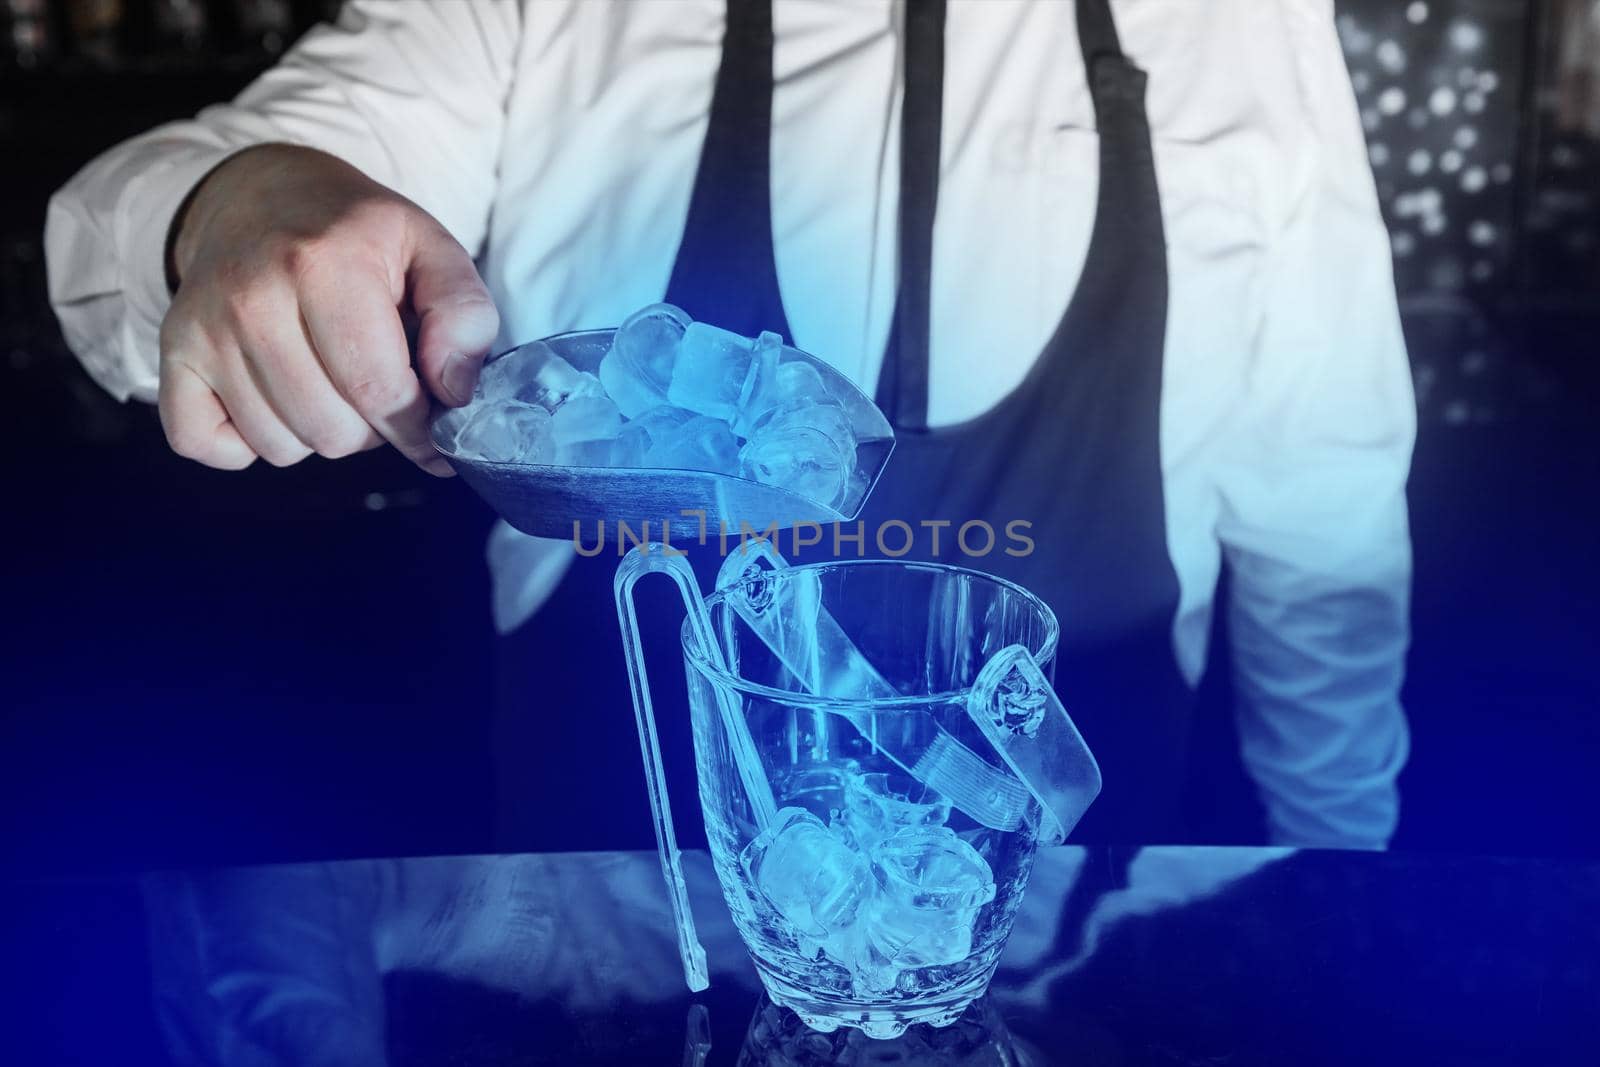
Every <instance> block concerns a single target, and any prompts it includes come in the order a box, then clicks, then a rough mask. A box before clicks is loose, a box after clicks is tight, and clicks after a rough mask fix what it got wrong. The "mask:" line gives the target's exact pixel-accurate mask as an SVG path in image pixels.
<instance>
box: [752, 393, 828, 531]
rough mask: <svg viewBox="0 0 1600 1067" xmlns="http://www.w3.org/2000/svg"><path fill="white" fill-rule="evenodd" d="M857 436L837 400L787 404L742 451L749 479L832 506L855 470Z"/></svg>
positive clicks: (763, 423) (758, 428)
mask: <svg viewBox="0 0 1600 1067" xmlns="http://www.w3.org/2000/svg"><path fill="white" fill-rule="evenodd" d="M855 465H856V440H855V433H854V432H853V431H852V430H851V428H850V420H849V418H848V417H847V416H846V415H845V413H844V410H843V409H842V408H840V407H839V406H838V405H837V404H818V403H813V402H811V401H805V400H801V401H796V402H793V403H786V404H783V405H781V406H779V407H778V408H776V409H775V410H773V411H771V412H769V413H768V415H767V416H766V417H765V418H764V419H763V420H762V421H761V422H760V423H759V425H757V426H756V427H755V428H754V429H753V430H752V432H751V435H750V439H749V441H747V442H746V443H745V446H744V448H742V449H741V450H740V452H739V469H740V472H741V473H742V474H743V475H744V476H745V477H746V478H750V479H752V480H754V481H757V482H761V483H763V484H765V485H775V486H779V487H782V488H784V489H788V490H790V491H791V492H795V493H798V494H800V495H801V496H803V497H806V498H807V499H809V500H815V501H817V502H819V503H822V504H827V505H829V506H832V505H833V504H836V503H837V502H838V501H839V498H840V497H842V496H843V495H844V491H845V488H846V487H847V486H848V485H849V484H850V475H851V474H853V473H855Z"/></svg>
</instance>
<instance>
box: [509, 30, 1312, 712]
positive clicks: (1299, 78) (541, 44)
mask: <svg viewBox="0 0 1600 1067" xmlns="http://www.w3.org/2000/svg"><path fill="white" fill-rule="evenodd" d="M724 9H725V5H724V3H723V0H675V2H671V3H633V4H612V3H590V2H584V0H573V2H566V3H562V2H544V3H538V4H531V5H528V6H527V8H526V9H525V12H524V19H525V24H524V25H523V27H522V37H521V41H520V45H519V55H518V59H517V71H516V76H515V81H514V84H513V87H512V91H511V92H510V93H509V96H508V100H507V105H506V106H507V108H508V114H507V135H506V137H505V139H504V142H503V148H502V154H501V157H500V160H499V176H498V181H499V184H498V191H497V195H496V198H495V203H494V206H493V209H492V211H491V213H490V216H489V218H488V220H487V231H486V238H487V241H486V245H485V257H484V273H485V278H486V280H487V282H488V284H489V286H490V288H491V290H492V291H493V292H494V294H495V297H496V300H497V302H498V303H499V305H500V307H501V309H502V314H503V319H504V327H503V333H504V336H505V339H506V340H507V341H508V342H510V341H521V340H526V339H528V338H532V337H537V336H543V335H547V334H550V333H553V332H557V331H560V330H566V329H575V328H583V327H591V326H602V325H606V324H610V323H615V322H617V321H619V320H620V319H621V317H622V316H623V315H625V314H626V313H627V312H628V311H629V310H631V309H633V308H635V307H638V306H640V305H642V304H645V303H648V302H650V301H653V300H657V299H660V297H661V294H662V293H663V292H664V291H665V289H666V285H667V280H668V278H669V275H670V274H671V271H672V266H673V261H674V256H675V254H676V252H677V250H678V246H679V240H680V237H681V235H682V232H683V226H684V221H685V215H686V213H687V210H688V205H689V199H690V193H691V189H692V186H693V183H694V177H695V172H696V166H697V163H698V161H699V157H700V151H701V146H702V143H703V141H704V138H705V133H706V126H707V119H708V114H709V105H710V100H711V94H712V87H713V82H714V80H715V76H716V72H717V67H718V63H719V60H720V58H721V48H722V35H723V28H724ZM1114 9H1115V13H1116V17H1117V22H1118V29H1119V32H1120V35H1121V38H1122V43H1123V47H1124V49H1125V50H1126V51H1127V53H1128V54H1129V56H1130V58H1131V59H1132V60H1133V61H1134V62H1135V63H1137V64H1138V65H1139V66H1141V67H1142V68H1144V69H1145V70H1147V71H1149V72H1150V73H1151V77H1150V82H1149V89H1148V97H1147V104H1148V111H1149V115H1150V122H1151V125H1152V131H1153V136H1154V144H1155V154H1156V162H1157V172H1158V176H1159V179H1160V184H1161V207H1162V214H1163V221H1164V224H1165V232H1166V237H1167V242H1168V261H1169V275H1170V298H1169V309H1168V317H1167V331H1166V336H1167V344H1166V349H1167V351H1166V359H1165V367H1164V380H1163V390H1162V398H1161V412H1160V415H1161V417H1160V446H1161V455H1162V472H1163V478H1164V483H1165V486H1164V488H1165V497H1166V523H1167V537H1168V547H1169V550H1170V554H1171V558H1172V560H1173V564H1174V567H1175V569H1176V571H1177V573H1178V577H1179V586H1180V594H1181V596H1180V604H1179V609H1178V612H1177V615H1176V618H1175V622H1174V637H1175V644H1176V652H1177V655H1178V659H1179V663H1180V667H1181V668H1182V670H1183V672H1184V673H1185V675H1186V676H1188V677H1189V678H1190V680H1191V681H1192V680H1193V679H1194V678H1195V677H1196V676H1197V675H1198V673H1199V670H1200V668H1201V665H1202V663H1203V659H1204V645H1205V634H1206V632H1207V629H1208V625H1209V616H1210V603H1211V591H1212V589H1213V587H1214V585H1215V581H1216V576H1217V571H1218V566H1219V558H1220V557H1219V551H1218V548H1217V545H1216V540H1215V538H1214V536H1212V535H1211V533H1210V531H1211V530H1212V529H1213V526H1214V521H1215V514H1216V505H1215V497H1216V491H1215V488H1214V486H1213V485H1212V484H1211V482H1210V479H1209V477H1208V469H1209V468H1211V466H1212V465H1213V464H1214V463H1216V462H1217V457H1216V455H1215V452H1216V450H1217V449H1218V448H1222V447H1226V445H1225V442H1226V441H1227V438H1228V426H1227V424H1228V422H1229V420H1230V418H1231V417H1232V415H1233V413H1234V409H1235V404H1236V401H1237V398H1239V397H1240V396H1242V395H1243V394H1244V393H1245V391H1246V389H1247V382H1246V379H1247V377H1248V375H1249V373H1250V362H1251V356H1252V352H1253V347H1254V346H1253V341H1252V332H1253V331H1254V330H1255V328H1256V325H1257V320H1258V316H1259V313H1260V311H1261V308H1260V302H1261V297H1260V295H1259V292H1258V290H1259V288H1260V279H1261V272H1262V270H1263V268H1264V265H1265V261H1266V258H1267V252H1268V246H1269V241H1268V235H1269V234H1270V233H1271V232H1272V231H1273V230H1274V229H1276V228H1278V226H1279V225H1280V224H1279V221H1278V219H1277V218H1276V217H1275V216H1276V215H1277V214H1278V213H1280V212H1282V211H1284V210H1285V205H1283V204H1280V203H1277V202H1276V201H1275V199H1274V190H1276V189H1279V188H1282V187H1283V186H1284V184H1285V181H1284V179H1285V176H1286V175H1287V174H1288V173H1289V172H1291V171H1292V170H1293V169H1294V168H1295V167H1296V166H1297V165H1298V164H1297V160H1300V159H1301V158H1302V157H1303V155H1304V153H1303V152H1302V151H1301V149H1302V148H1303V147H1304V140H1305V139H1306V138H1307V137H1308V136H1310V134H1309V133H1308V131H1307V130H1306V128H1305V125H1304V122H1303V115H1304V111H1305V108H1306V106H1307V102H1306V99H1305V91H1306V90H1305V86H1304V84H1303V83H1304V81H1305V77H1306V74H1305V71H1304V70H1303V69H1302V68H1303V66H1304V64H1305V63H1306V62H1307V61H1308V59H1307V57H1308V56H1309V55H1312V54H1315V55H1318V56H1323V55H1324V53H1327V52H1331V54H1333V55H1335V56H1336V55H1337V49H1336V48H1332V47H1331V44H1330V42H1329V41H1327V40H1324V39H1323V38H1325V37H1329V36H1331V34H1332V28H1331V20H1329V19H1328V17H1327V14H1326V12H1325V10H1322V9H1321V8H1320V5H1318V4H1315V3H1300V2H1295V3H1285V4H1259V3H1249V2H1234V0H1215V2H1212V3H1206V4H1194V3H1188V2H1177V0H1122V2H1119V3H1116V4H1115V5H1114ZM900 17H901V12H900V9H899V5H897V4H894V3H890V2H887V0H884V2H874V0H850V2H839V0H790V2H784V3H779V4H776V5H774V15H773V19H774V25H773V30H774V37H775V46H774V56H773V69H774V78H775V88H774V93H773V104H772V141H771V170H772V178H771V182H772V212H773V215H772V228H773V240H774V251H775V259H776V268H777V275H778V283H779V287H780V289H781V293H782V299H783V306H784V308H785V310H786V312H787V315H788V318H789V322H790V325H791V327H792V330H793V333H794V341H795V343H796V344H797V345H798V346H799V347H801V348H803V349H806V350H808V351H810V352H813V353H815V354H817V355H819V356H820V357H822V358H824V359H826V360H828V361H830V362H832V363H833V364H834V365H836V366H837V367H839V368H840V369H841V370H842V371H844V372H845V373H846V374H848V375H850V376H851V377H852V378H854V379H855V380H857V381H858V382H859V383H860V384H861V385H862V386H863V388H865V389H867V390H868V391H869V392H870V391H871V390H872V388H873V386H874V383H875V382H876V379H877V376H878V372H879V369H880V364H881V361H882V356H883V352H884V346H885V341H886V338H887V336H888V332H889V328H890V322H891V318H892V316H893V307H894V301H895V290H896V282H897V270H898V264H897V256H896V217H897V205H898V197H899V176H900V175H899V136H900V107H901V99H902V85H903V81H902V76H901V63H902V61H903V45H902V35H901V32H900ZM1308 34H1310V35H1314V36H1315V40H1313V41H1306V40H1304V39H1303V38H1305V37H1306V35H1308ZM945 41H946V45H945V48H946V54H945V72H944V102H943V116H944V117H943V136H942V150H941V160H940V173H939V211H938V215H937V220H936V224H935V231H934V253H933V271H932V281H931V302H932V307H933V316H932V329H931V375H930V382H929V394H928V417H929V421H930V423H931V424H932V425H934V426H940V425H948V424H951V423H956V422H962V421H965V420H967V419H970V418H972V417H973V416H976V415H980V414H982V413H983V412H985V411H987V410H989V409H990V408H991V407H992V406H993V405H994V404H996V403H997V402H998V401H999V400H1000V399H1001V398H1002V397H1004V396H1005V395H1006V394H1007V393H1008V392H1010V391H1011V390H1012V389H1013V388H1014V387H1015V386H1016V385H1017V384H1018V383H1019V382H1021V380H1022V378H1023V377H1024V375H1025V374H1027V372H1028V370H1029V369H1030V367H1032V366H1033V364H1034V361H1035V360H1036V358H1037V357H1038V355H1039V353H1040V351H1041V349H1042V348H1043V346H1044V345H1045V343H1046V341H1047V340H1048V339H1049V337H1050V335H1051V333H1052V331H1053V330H1054V329H1055V327H1056V325H1057V323H1058V322H1059V321H1060V319H1061V316H1062V312H1063V310H1064V309H1065V307H1066V305H1067V302H1068V300H1069V298H1070V297H1071V296H1072V294H1073V292H1074V290H1075V288H1076V286H1077V282H1078V278H1079V274H1080V272H1081V269H1082V266H1083V260H1084V256H1085V253H1086V251H1087V248H1088V244H1089V236H1090V230H1091V227H1092V225H1093V222H1094V204H1095V196H1096V185H1097V181H1098V142H1097V138H1096V134H1095V119H1094V110H1093V104H1092V101H1091V99H1090V94H1089V90H1088V87H1087V84H1086V81H1085V76H1084V69H1083V64H1082V62H1081V61H1080V60H1079V57H1078V34H1077V27H1076V23H1075V19H1074V5H1072V4H1071V3H1053V2H1051V3H1037V2H1035V3H1029V2H1023V0H951V3H950V4H949V11H948V16H947V28H946V33H945ZM1324 58H1325V57H1324ZM977 565H980V566H981V562H979V563H977Z"/></svg>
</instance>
